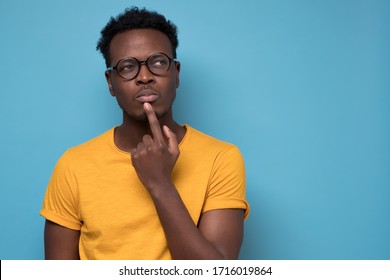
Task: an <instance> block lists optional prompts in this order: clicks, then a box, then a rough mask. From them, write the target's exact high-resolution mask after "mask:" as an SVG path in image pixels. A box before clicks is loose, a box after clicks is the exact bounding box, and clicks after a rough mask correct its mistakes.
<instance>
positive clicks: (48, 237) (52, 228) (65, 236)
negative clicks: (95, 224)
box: [44, 220, 80, 260]
mask: <svg viewBox="0 0 390 280" xmlns="http://www.w3.org/2000/svg"><path fill="white" fill-rule="evenodd" d="M44 239H45V259H46V260H79V259H80V256H79V239H80V231H78V230H72V229H68V228H66V227H63V226H60V225H58V224H56V223H53V222H51V221H49V220H46V223H45V237H44Z"/></svg>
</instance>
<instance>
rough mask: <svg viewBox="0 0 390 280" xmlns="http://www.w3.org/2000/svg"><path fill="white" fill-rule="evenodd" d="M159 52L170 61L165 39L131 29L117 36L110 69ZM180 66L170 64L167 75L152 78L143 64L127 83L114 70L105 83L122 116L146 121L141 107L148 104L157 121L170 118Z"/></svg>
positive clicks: (108, 72) (165, 37)
mask: <svg viewBox="0 0 390 280" xmlns="http://www.w3.org/2000/svg"><path fill="white" fill-rule="evenodd" d="M156 52H162V53H165V54H167V55H168V56H169V57H173V54H172V46H171V42H170V41H169V39H168V37H167V36H166V35H165V34H164V33H162V32H160V31H157V30H154V29H134V30H130V31H127V32H124V33H119V34H117V35H116V36H115V37H114V38H113V39H112V41H111V44H110V57H111V66H115V65H116V64H117V62H118V61H119V60H120V59H122V58H124V57H128V56H131V57H134V58H136V59H138V60H139V61H144V60H146V59H147V58H148V57H149V56H150V55H151V54H153V53H156ZM179 72H180V64H179V63H178V62H176V63H175V62H172V63H171V66H170V68H169V70H168V72H167V73H165V74H163V75H160V76H157V75H154V74H152V73H151V72H150V71H149V69H148V68H147V67H146V65H145V64H142V65H141V68H140V71H139V73H138V75H137V76H136V77H135V78H134V79H132V80H130V81H128V80H124V79H123V78H121V77H120V76H119V75H118V73H117V72H116V71H115V70H112V71H106V80H107V83H108V87H109V90H110V93H111V95H112V96H115V97H116V99H117V101H118V104H119V106H120V107H121V108H122V109H123V111H124V114H125V115H126V116H127V117H130V118H132V119H135V120H140V121H147V118H146V115H145V113H144V110H143V103H144V102H149V103H150V104H151V105H152V106H153V109H154V111H155V113H156V115H157V117H158V118H159V119H161V118H164V117H170V118H172V104H173V101H174V100H175V96H176V89H177V88H178V86H179Z"/></svg>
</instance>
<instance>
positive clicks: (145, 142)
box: [143, 134, 153, 146]
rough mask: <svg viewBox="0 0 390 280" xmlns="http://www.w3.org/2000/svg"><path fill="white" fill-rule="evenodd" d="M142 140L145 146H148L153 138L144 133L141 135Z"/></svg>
mask: <svg viewBox="0 0 390 280" xmlns="http://www.w3.org/2000/svg"><path fill="white" fill-rule="evenodd" d="M143 142H144V144H145V146H150V145H152V144H153V138H152V136H150V135H149V134H146V135H144V137H143Z"/></svg>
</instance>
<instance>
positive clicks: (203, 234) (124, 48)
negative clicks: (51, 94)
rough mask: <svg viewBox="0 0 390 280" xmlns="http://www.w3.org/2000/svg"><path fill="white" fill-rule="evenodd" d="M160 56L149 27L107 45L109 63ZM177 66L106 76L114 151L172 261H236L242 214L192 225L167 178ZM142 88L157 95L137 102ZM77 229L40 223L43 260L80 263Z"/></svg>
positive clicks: (175, 152)
mask: <svg viewBox="0 0 390 280" xmlns="http://www.w3.org/2000/svg"><path fill="white" fill-rule="evenodd" d="M155 52H163V53H165V54H167V55H168V56H170V57H172V47H171V44H170V41H169V39H168V37H167V36H166V35H165V34H163V33H161V32H159V31H156V30H153V29H136V30H131V31H127V32H124V33H121V34H118V35H116V36H115V37H114V38H113V40H112V42H111V45H110V55H111V59H112V65H115V63H116V62H117V61H118V60H119V59H121V58H123V57H126V56H132V57H135V58H137V59H138V60H144V59H146V58H147V57H148V56H149V55H150V54H152V53H155ZM179 73H180V64H179V63H178V62H177V63H173V64H172V65H171V67H170V69H169V71H168V73H166V74H164V75H163V76H156V75H153V74H152V73H151V72H150V71H149V70H148V69H147V67H146V66H145V65H142V66H141V70H140V72H139V74H138V76H137V77H136V78H135V79H133V80H131V81H126V80H123V79H122V78H121V77H119V76H118V75H117V73H116V72H115V71H110V72H109V71H107V72H106V80H107V84H108V87H109V90H110V93H111V95H113V96H115V97H116V99H117V101H118V103H119V105H120V106H121V107H122V109H123V123H122V125H121V126H119V127H118V128H117V129H116V130H115V133H114V140H115V144H116V145H117V147H118V148H119V149H121V150H123V151H126V152H129V153H130V157H131V161H132V165H133V167H134V168H135V170H136V172H137V175H138V178H139V179H140V181H141V182H142V184H143V185H144V187H145V188H146V189H147V190H148V191H149V193H150V196H151V198H152V200H153V202H154V205H155V207H156V210H157V213H158V217H159V219H160V222H161V225H162V227H163V229H164V232H165V235H166V238H167V241H168V247H169V250H170V252H171V255H172V258H173V259H237V258H238V254H239V251H240V247H241V243H242V239H243V221H244V211H243V210H242V209H219V210H212V211H208V212H205V213H203V214H202V215H201V217H200V220H199V223H198V225H196V224H194V222H193V220H192V219H191V217H190V215H189V213H188V211H187V208H186V207H185V205H184V203H183V201H182V199H181V197H180V195H179V193H178V192H177V190H176V188H175V186H174V184H173V182H172V180H171V173H172V170H173V168H174V166H175V164H176V161H177V159H178V157H179V156H180V151H179V147H178V143H180V141H181V140H182V139H183V137H184V135H185V128H184V127H182V126H180V125H179V124H177V123H176V122H175V121H174V119H173V116H172V103H173V101H174V99H175V95H176V88H177V87H178V86H179ZM142 90H152V91H153V92H154V93H155V94H156V96H157V97H156V98H155V100H152V102H150V103H149V102H140V100H139V98H138V99H137V96H139V94H140V92H142ZM79 238H80V231H75V230H70V229H67V228H65V227H62V226H60V225H57V224H55V223H52V222H50V221H47V222H46V225H45V257H46V259H79V251H78V241H79Z"/></svg>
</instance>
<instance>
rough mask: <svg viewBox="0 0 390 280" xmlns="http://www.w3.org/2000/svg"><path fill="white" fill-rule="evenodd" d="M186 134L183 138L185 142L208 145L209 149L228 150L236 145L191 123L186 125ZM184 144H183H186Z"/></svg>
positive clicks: (200, 145)
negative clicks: (196, 127) (198, 128)
mask: <svg viewBox="0 0 390 280" xmlns="http://www.w3.org/2000/svg"><path fill="white" fill-rule="evenodd" d="M185 127H186V130H187V132H186V135H185V137H184V139H183V144H184V145H186V144H190V145H197V146H199V147H207V149H208V150H210V149H216V150H226V149H231V148H234V147H236V146H235V145H234V144H231V143H228V142H226V141H223V140H220V139H217V138H215V137H213V136H211V135H208V134H206V133H204V132H201V131H199V130H197V129H195V128H193V127H191V126H189V125H186V126H185ZM184 145H183V146H184Z"/></svg>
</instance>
